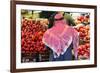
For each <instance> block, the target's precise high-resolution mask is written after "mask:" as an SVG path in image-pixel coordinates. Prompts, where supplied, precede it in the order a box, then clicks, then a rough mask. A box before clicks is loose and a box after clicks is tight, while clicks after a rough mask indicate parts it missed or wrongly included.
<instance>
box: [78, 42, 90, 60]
mask: <svg viewBox="0 0 100 73" xmlns="http://www.w3.org/2000/svg"><path fill="white" fill-rule="evenodd" d="M89 57H90V44H89V43H86V44H84V45H80V46H79V47H78V58H79V59H89Z"/></svg>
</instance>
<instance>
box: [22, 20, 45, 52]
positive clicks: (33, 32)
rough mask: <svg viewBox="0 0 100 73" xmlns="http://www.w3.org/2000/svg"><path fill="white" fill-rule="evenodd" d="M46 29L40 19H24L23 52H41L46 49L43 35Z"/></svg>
mask: <svg viewBox="0 0 100 73" xmlns="http://www.w3.org/2000/svg"><path fill="white" fill-rule="evenodd" d="M45 31H46V29H45V28H44V27H43V26H42V24H40V21H36V20H32V19H22V23H21V48H22V52H28V53H31V52H33V53H35V52H38V53H41V52H43V51H45V45H44V44H43V43H42V37H43V34H44V32H45Z"/></svg>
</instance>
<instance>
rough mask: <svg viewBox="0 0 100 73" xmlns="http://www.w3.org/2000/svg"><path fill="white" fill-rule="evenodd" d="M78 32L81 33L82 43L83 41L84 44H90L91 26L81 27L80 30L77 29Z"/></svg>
mask: <svg viewBox="0 0 100 73" xmlns="http://www.w3.org/2000/svg"><path fill="white" fill-rule="evenodd" d="M76 30H77V31H78V32H79V38H80V41H83V42H84V43H89V42H90V26H89V25H86V26H80V27H79V28H76Z"/></svg>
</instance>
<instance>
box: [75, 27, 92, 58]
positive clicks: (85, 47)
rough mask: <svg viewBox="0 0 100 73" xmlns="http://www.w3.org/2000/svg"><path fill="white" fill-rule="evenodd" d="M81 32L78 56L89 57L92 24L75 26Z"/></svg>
mask: <svg viewBox="0 0 100 73" xmlns="http://www.w3.org/2000/svg"><path fill="white" fill-rule="evenodd" d="M75 29H76V30H77V31H78V33H79V38H80V41H79V48H78V57H79V59H88V58H89V56H90V26H89V25H86V26H85V25H83V26H80V27H78V28H75Z"/></svg>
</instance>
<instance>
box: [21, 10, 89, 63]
mask: <svg viewBox="0 0 100 73" xmlns="http://www.w3.org/2000/svg"><path fill="white" fill-rule="evenodd" d="M45 13H47V14H48V16H44V15H46V14H45ZM53 13H54V12H48V11H43V12H42V11H32V10H22V13H21V14H22V17H21V55H22V56H21V58H22V59H21V61H22V62H31V61H32V62H33V61H34V62H42V61H49V56H50V49H49V50H48V49H47V47H46V45H45V44H43V42H42V38H43V35H44V33H45V31H46V30H47V29H48V28H49V26H50V22H49V21H50V19H49V17H50V16H51V15H52V14H53ZM64 18H65V19H66V20H67V21H68V24H70V26H72V27H74V28H75V29H76V30H77V31H78V33H79V47H78V59H89V58H90V25H89V24H90V17H89V14H87V13H86V14H85V13H84V14H81V13H65V16H64ZM48 24H49V25H48ZM51 25H52V24H51ZM72 51H73V50H72Z"/></svg>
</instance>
